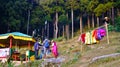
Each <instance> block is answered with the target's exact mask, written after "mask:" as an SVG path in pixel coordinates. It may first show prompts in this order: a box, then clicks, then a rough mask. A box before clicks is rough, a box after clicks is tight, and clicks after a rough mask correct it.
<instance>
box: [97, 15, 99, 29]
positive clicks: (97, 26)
mask: <svg viewBox="0 0 120 67" xmlns="http://www.w3.org/2000/svg"><path fill="white" fill-rule="evenodd" d="M97 27H99V17H97Z"/></svg>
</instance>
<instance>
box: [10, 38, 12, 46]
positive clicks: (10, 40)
mask: <svg viewBox="0 0 120 67" xmlns="http://www.w3.org/2000/svg"><path fill="white" fill-rule="evenodd" d="M10 48H12V37H10Z"/></svg>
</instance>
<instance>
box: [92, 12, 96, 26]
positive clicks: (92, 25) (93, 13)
mask: <svg viewBox="0 0 120 67" xmlns="http://www.w3.org/2000/svg"><path fill="white" fill-rule="evenodd" d="M94 23H95V22H94V13H92V28H94V27H95V24H94Z"/></svg>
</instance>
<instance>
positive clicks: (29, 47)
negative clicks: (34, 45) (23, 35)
mask: <svg viewBox="0 0 120 67" xmlns="http://www.w3.org/2000/svg"><path fill="white" fill-rule="evenodd" d="M28 49H29V50H31V46H30V41H29V42H28Z"/></svg>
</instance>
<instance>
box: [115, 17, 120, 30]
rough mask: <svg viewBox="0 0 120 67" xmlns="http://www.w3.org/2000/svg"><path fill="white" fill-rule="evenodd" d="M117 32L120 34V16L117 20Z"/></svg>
mask: <svg viewBox="0 0 120 67" xmlns="http://www.w3.org/2000/svg"><path fill="white" fill-rule="evenodd" d="M115 30H116V31H118V32H120V16H119V17H117V18H116V19H115Z"/></svg>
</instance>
